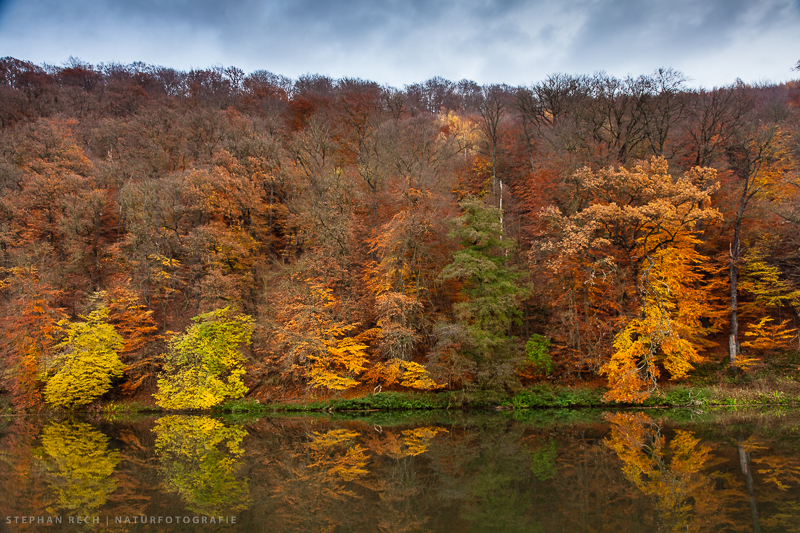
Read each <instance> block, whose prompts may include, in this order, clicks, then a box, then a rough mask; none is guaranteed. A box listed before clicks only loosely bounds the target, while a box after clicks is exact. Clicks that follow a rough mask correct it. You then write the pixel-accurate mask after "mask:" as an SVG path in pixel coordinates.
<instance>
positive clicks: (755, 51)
mask: <svg viewBox="0 0 800 533" xmlns="http://www.w3.org/2000/svg"><path fill="white" fill-rule="evenodd" d="M0 56H11V57H15V58H17V59H23V60H27V61H31V62H33V63H37V64H41V63H45V62H46V63H49V64H55V65H61V64H64V63H65V62H66V61H67V60H68V58H69V57H70V56H72V57H75V58H79V59H81V60H82V61H85V62H88V63H92V64H95V65H97V64H98V63H111V62H118V63H131V62H134V61H142V62H145V63H149V64H154V65H162V66H166V67H172V68H175V69H179V70H189V69H192V68H208V67H211V66H217V65H221V66H226V67H227V66H236V67H238V68H240V69H242V70H244V71H245V72H247V73H249V72H252V71H255V70H262V69H263V70H268V71H271V72H273V73H276V74H281V75H284V76H287V77H290V78H295V79H296V78H298V77H299V76H301V75H304V74H322V75H327V76H331V77H332V78H337V79H338V78H343V77H349V78H362V79H365V80H371V81H375V82H378V83H379V84H382V85H383V84H387V85H392V86H394V87H398V88H401V87H403V86H405V85H408V84H412V83H416V82H422V81H425V80H427V79H430V78H432V77H434V76H441V77H443V78H446V79H450V80H453V81H458V80H461V79H471V80H473V81H476V82H478V83H479V84H489V83H506V84H509V85H527V84H530V83H534V82H537V81H540V80H542V79H544V78H545V77H546V76H547V75H549V74H554V73H568V74H593V73H595V72H599V71H605V72H607V73H608V74H611V75H614V76H618V77H624V76H627V75H632V76H638V75H640V74H650V73H652V72H653V71H655V70H656V69H658V68H670V67H671V68H673V69H675V70H678V71H680V72H682V73H683V74H684V75H685V76H686V77H688V78H689V80H690V82H689V85H690V86H694V87H706V88H711V87H715V86H721V85H726V84H730V83H733V82H734V81H735V80H736V79H737V78H739V79H741V80H743V81H745V82H746V83H763V82H782V81H786V80H789V79H798V78H800V72H799V71H793V70H792V67H794V66H795V65H797V64H798V61H800V0H527V1H526V0H226V1H220V0H0Z"/></svg>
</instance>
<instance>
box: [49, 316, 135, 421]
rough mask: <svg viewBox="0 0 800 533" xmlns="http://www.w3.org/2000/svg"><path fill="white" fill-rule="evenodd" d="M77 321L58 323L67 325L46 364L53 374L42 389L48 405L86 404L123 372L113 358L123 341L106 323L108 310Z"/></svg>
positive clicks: (70, 406) (112, 327) (118, 362)
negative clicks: (54, 370) (53, 355)
mask: <svg viewBox="0 0 800 533" xmlns="http://www.w3.org/2000/svg"><path fill="white" fill-rule="evenodd" d="M81 318H82V319H83V320H82V321H79V322H72V323H67V322H62V325H65V326H67V328H66V329H67V336H66V338H65V339H64V340H63V341H61V343H60V344H59V345H58V346H57V347H56V350H57V351H58V352H59V353H58V355H56V356H55V357H54V358H53V360H52V361H50V364H49V365H48V367H49V368H51V369H57V371H56V372H55V374H54V375H53V376H52V377H49V378H47V385H45V388H44V399H45V401H46V402H47V403H48V404H50V405H55V406H60V407H66V408H68V409H72V408H75V407H81V406H83V405H87V404H90V403H92V402H93V401H94V400H96V399H97V398H99V397H100V396H102V395H103V394H105V393H106V392H108V390H109V389H110V388H111V379H112V378H118V377H121V376H122V373H123V370H124V369H125V365H124V364H123V363H122V361H121V360H120V358H119V356H118V355H117V352H118V351H119V350H121V349H122V347H123V345H124V341H123V339H122V337H121V336H120V335H119V334H118V333H117V332H116V331H115V330H114V326H112V325H111V324H109V323H107V322H106V319H107V318H108V309H106V308H104V307H103V308H100V309H98V310H96V311H92V312H91V313H89V316H81Z"/></svg>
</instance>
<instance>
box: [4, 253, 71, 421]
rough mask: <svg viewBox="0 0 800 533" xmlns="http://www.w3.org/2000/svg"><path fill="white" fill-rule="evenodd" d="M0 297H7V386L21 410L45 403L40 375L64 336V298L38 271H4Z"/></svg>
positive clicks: (5, 337) (5, 311)
mask: <svg viewBox="0 0 800 533" xmlns="http://www.w3.org/2000/svg"><path fill="white" fill-rule="evenodd" d="M0 276H1V277H2V279H0V295H3V296H4V297H7V298H8V300H7V302H4V304H3V306H2V308H0V309H2V313H3V320H0V357H2V360H3V366H4V369H3V373H2V376H0V378H1V379H2V384H3V387H4V388H6V389H7V390H8V391H10V392H11V400H12V402H13V403H14V406H15V407H17V408H18V409H26V408H31V407H36V406H39V405H41V403H42V383H41V381H40V379H39V378H40V374H41V371H42V369H43V366H44V362H45V360H46V359H47V358H48V357H50V356H52V354H53V350H54V348H55V346H56V344H57V343H58V339H59V338H60V336H61V335H62V334H63V331H62V329H61V325H62V324H63V321H64V320H65V318H66V316H65V314H64V310H63V309H61V308H59V307H57V306H56V302H57V301H58V299H59V298H60V297H61V296H62V295H61V293H60V291H55V290H53V288H52V287H50V286H49V285H48V284H47V283H45V282H43V281H42V280H41V278H40V275H39V271H38V270H37V269H36V268H33V267H29V268H19V267H16V268H10V269H2V270H0Z"/></svg>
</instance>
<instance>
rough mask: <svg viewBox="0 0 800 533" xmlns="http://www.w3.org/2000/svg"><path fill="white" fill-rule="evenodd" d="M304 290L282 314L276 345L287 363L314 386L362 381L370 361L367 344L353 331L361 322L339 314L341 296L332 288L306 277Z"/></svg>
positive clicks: (332, 387)
mask: <svg viewBox="0 0 800 533" xmlns="http://www.w3.org/2000/svg"><path fill="white" fill-rule="evenodd" d="M302 289H303V290H302V292H301V293H300V294H298V295H297V296H296V298H295V299H294V301H293V302H292V303H291V304H289V305H288V306H286V307H285V308H284V310H283V312H281V313H280V315H279V317H278V318H279V321H280V322H282V324H281V326H280V327H279V329H278V330H277V331H276V336H275V339H276V348H277V350H278V351H280V352H282V353H283V354H285V355H284V356H283V358H284V361H285V363H284V364H285V366H286V367H288V370H289V371H290V372H291V373H292V374H295V376H296V377H300V376H302V377H304V378H305V379H306V380H307V382H308V385H309V386H310V387H313V388H322V389H330V390H344V389H349V388H351V387H354V386H356V385H358V384H359V381H358V379H356V377H357V376H358V375H359V374H361V373H362V372H363V371H364V369H365V366H366V363H367V353H366V349H367V346H366V345H365V344H362V343H361V342H360V341H359V339H358V338H357V337H353V336H352V335H351V334H350V332H351V331H352V330H354V329H355V328H356V327H357V326H358V324H352V323H351V324H348V323H346V322H343V321H341V320H339V319H338V318H337V317H336V311H337V309H336V308H337V307H338V305H339V299H338V298H336V296H334V295H333V291H332V290H331V289H329V288H327V287H325V286H323V285H321V284H320V283H318V282H316V281H314V280H311V279H307V280H306V282H305V284H304V286H303V287H302Z"/></svg>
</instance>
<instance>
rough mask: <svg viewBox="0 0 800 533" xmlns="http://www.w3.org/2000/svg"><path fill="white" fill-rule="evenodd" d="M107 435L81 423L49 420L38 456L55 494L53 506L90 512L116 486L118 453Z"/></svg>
mask: <svg viewBox="0 0 800 533" xmlns="http://www.w3.org/2000/svg"><path fill="white" fill-rule="evenodd" d="M108 441H109V439H108V437H106V436H105V435H104V434H103V433H101V432H100V431H98V430H97V429H95V428H94V427H92V426H91V425H89V424H86V423H84V422H73V421H70V422H50V423H49V424H48V425H47V426H45V427H44V429H43V430H42V447H41V459H42V463H43V468H44V472H45V474H44V477H45V482H46V483H47V485H48V486H49V487H50V489H51V490H52V491H53V492H54V493H55V498H54V500H55V501H54V503H53V504H52V506H51V507H50V508H48V512H51V513H54V512H55V509H63V510H67V511H70V512H74V514H77V515H92V514H96V511H97V510H98V509H99V508H100V507H101V506H103V505H104V504H105V503H106V500H107V499H108V497H109V495H110V494H111V493H112V492H114V490H116V488H117V482H116V480H115V479H114V477H112V474H113V473H114V469H115V468H116V466H117V464H118V463H119V460H120V459H119V453H118V452H117V451H115V450H109V449H108ZM54 508H55V509H54Z"/></svg>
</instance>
